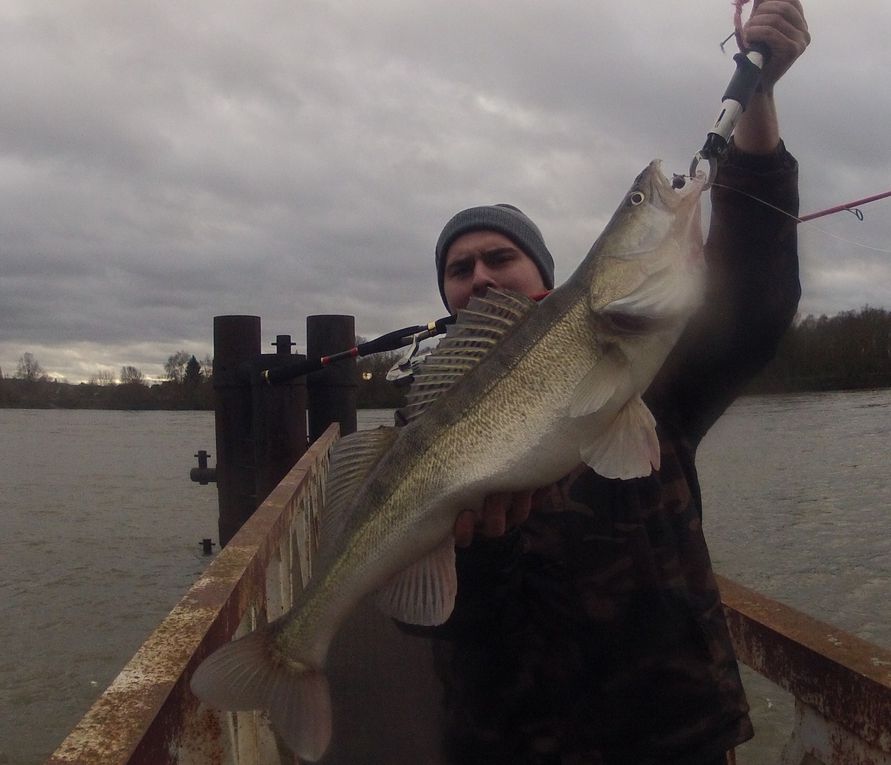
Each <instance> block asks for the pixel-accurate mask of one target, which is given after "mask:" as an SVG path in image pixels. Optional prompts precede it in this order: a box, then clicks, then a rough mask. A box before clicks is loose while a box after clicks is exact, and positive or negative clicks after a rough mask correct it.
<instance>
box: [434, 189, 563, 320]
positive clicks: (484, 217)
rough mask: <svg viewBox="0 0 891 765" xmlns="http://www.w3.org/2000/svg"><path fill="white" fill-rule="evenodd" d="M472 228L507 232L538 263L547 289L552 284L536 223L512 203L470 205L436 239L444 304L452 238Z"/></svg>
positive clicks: (551, 260) (548, 259) (550, 261)
mask: <svg viewBox="0 0 891 765" xmlns="http://www.w3.org/2000/svg"><path fill="white" fill-rule="evenodd" d="M471 231H496V232H497V233H499V234H503V235H504V236H506V237H507V238H508V239H510V240H511V241H512V242H513V243H514V244H516V245H517V247H519V248H520V249H521V250H522V251H523V252H524V253H525V254H526V255H528V256H529V257H530V258H531V259H532V262H533V263H535V265H536V266H538V270H539V272H540V273H541V278H542V280H543V281H544V285H545V287H546V288H547V289H549V290H550V289H553V288H554V258H553V257H551V253H550V252H549V251H548V248H547V245H546V244H545V243H544V239H543V238H542V235H541V231H539V229H538V226H536V225H535V224H534V223H533V222H532V221H531V220H530V219H529V218H528V217H526V215H525V214H524V213H523V212H522V211H520V210H519V209H517V208H516V207H514V206H513V205H507V204H497V205H486V206H483V207H470V208H468V209H467V210H462V211H461V212H459V213H458V214H457V215H456V216H455V217H454V218H452V219H451V220H450V221H449V222H448V223H446V225H445V228H444V229H443V230H442V233H441V234H440V235H439V240H438V241H437V242H436V281H437V283H438V284H439V294H440V295H441V296H442V302H443V303H445V305H446V308H448V303H446V299H445V290H443V275H444V272H445V260H446V253H448V251H449V247H451V246H452V242H454V241H455V240H456V239H457V238H458V237H459V236H461V235H462V234H467V233H470V232H471Z"/></svg>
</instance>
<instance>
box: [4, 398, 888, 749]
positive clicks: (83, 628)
mask: <svg viewBox="0 0 891 765" xmlns="http://www.w3.org/2000/svg"><path fill="white" fill-rule="evenodd" d="M388 418H389V415H388V414H386V413H380V412H370V413H369V412H363V413H360V426H361V425H362V423H363V422H364V423H366V424H368V423H371V422H378V421H380V420H386V419H388ZM0 428H2V430H0V432H2V439H0V507H2V509H3V512H2V516H0V645H2V646H3V647H4V650H3V651H2V653H0V765H34V764H35V763H39V762H42V761H43V759H45V758H46V757H47V756H48V755H49V754H50V753H51V752H52V750H53V749H54V748H55V747H56V745H57V744H58V743H59V742H60V741H61V740H62V739H63V738H64V736H65V734H66V733H67V732H68V730H69V729H70V728H71V727H72V726H73V725H74V724H75V723H76V722H77V720H78V719H79V718H80V717H81V716H82V715H83V713H84V712H85V711H86V710H87V709H88V708H89V706H90V704H91V703H92V702H93V700H94V699H95V698H96V697H97V696H98V694H99V693H101V691H102V690H103V689H104V688H105V687H106V686H107V685H108V684H109V682H110V681H111V680H112V679H113V678H114V676H115V675H116V674H117V672H118V670H119V669H120V668H121V667H122V666H123V665H124V664H125V663H126V662H127V661H128V660H129V658H130V657H131V656H132V655H133V653H134V652H135V650H136V648H137V647H138V646H139V645H140V644H141V643H142V642H143V640H144V639H145V638H146V637H147V636H148V634H149V633H150V632H151V630H152V629H153V628H154V626H155V625H156V624H157V623H158V621H159V620H160V619H161V618H163V617H164V615H165V614H166V613H167V612H168V611H169V610H170V609H171V608H172V607H173V606H174V605H175V603H176V602H177V600H178V599H179V598H180V596H181V595H182V594H183V593H184V592H185V590H186V589H187V588H188V587H189V585H190V584H191V582H192V581H193V580H194V579H195V578H196V576H197V575H198V574H199V573H200V572H201V571H202V570H203V569H204V567H205V566H206V564H207V562H208V561H209V560H210V559H209V558H206V557H204V556H203V555H202V552H201V540H202V539H203V538H205V537H211V538H213V539H214V540H216V539H217V526H216V512H217V510H216V490H215V487H213V486H199V485H198V484H194V483H191V482H190V481H189V468H190V467H192V466H195V465H196V464H197V463H196V460H195V458H194V456H193V455H194V454H195V452H196V451H197V450H198V449H206V450H208V451H209V452H211V454H213V452H214V435H213V415H212V413H209V412H106V411H65V410H62V411H60V410H54V411H45V410H9V409H7V410H0ZM889 435H891V391H889V390H881V391H864V392H857V393H849V392H842V393H824V394H815V395H798V396H771V397H749V398H745V399H742V400H740V401H738V402H737V403H736V404H734V405H733V407H731V409H730V410H729V411H728V412H727V414H726V415H725V416H724V417H723V418H722V419H721V420H720V421H719V422H718V424H717V425H716V426H715V427H714V428H713V429H712V431H711V432H710V433H709V435H708V436H707V438H706V439H705V441H704V442H703V444H702V446H701V447H700V453H699V466H700V473H701V478H702V486H703V498H704V502H705V528H706V534H707V537H708V539H709V544H710V549H711V551H712V557H713V559H714V562H715V568H716V570H718V571H719V572H720V573H722V574H724V575H726V576H729V577H730V578H732V579H736V580H738V581H739V582H741V583H742V584H745V585H747V586H750V587H754V588H755V589H758V590H760V591H762V592H764V593H765V594H768V595H770V596H772V597H775V598H777V599H779V600H782V601H784V602H786V603H788V604H790V605H792V606H794V607H796V608H799V609H801V610H803V611H806V612H808V613H810V614H812V615H814V616H816V617H818V618H821V619H824V620H826V621H830V622H832V623H834V624H836V625H838V626H840V627H842V628H844V629H847V630H849V631H851V632H853V633H855V634H857V635H859V636H860V637H862V638H864V639H866V640H870V641H873V642H875V643H878V644H880V645H884V646H891V612H889V609H888V594H889V582H891V521H889V508H891V480H889V478H888V475H887V453H886V449H887V445H888V443H889ZM211 464H213V459H211ZM745 681H746V686H747V689H748V692H749V696H750V702H751V703H752V706H753V717H754V719H755V724H756V728H757V736H756V740H755V742H754V743H752V744H748V745H746V747H743V748H742V750H741V751H740V757H739V762H740V765H745V763H751V764H752V765H755V763H758V765H760V764H761V763H764V762H769V761H770V757H773V756H774V753H775V752H776V751H778V749H779V747H780V746H781V744H782V741H783V740H784V737H785V736H786V735H787V732H788V725H789V719H790V711H789V710H790V700H789V699H788V697H786V695H785V694H783V693H782V692H781V691H779V690H778V689H777V688H775V687H774V686H772V685H770V684H769V683H767V682H766V681H763V680H762V679H761V678H759V677H757V676H753V675H751V674H750V673H746V677H745ZM774 759H775V757H774Z"/></svg>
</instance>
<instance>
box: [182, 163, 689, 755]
mask: <svg viewBox="0 0 891 765" xmlns="http://www.w3.org/2000/svg"><path fill="white" fill-rule="evenodd" d="M702 189H703V180H702V179H701V178H697V179H693V180H690V181H688V182H687V183H686V184H685V185H684V187H683V188H682V189H675V188H673V186H672V184H671V183H670V182H669V181H668V179H666V178H665V177H664V176H663V174H662V172H661V171H660V169H659V163H658V161H656V162H653V163H651V164H650V165H649V166H648V167H647V168H646V169H645V170H644V171H643V172H642V173H641V174H640V175H639V176H638V177H637V179H636V180H635V182H634V184H633V186H632V187H631V189H630V190H629V192H628V193H627V194H626V195H625V197H624V198H623V200H622V203H621V205H620V206H619V208H618V210H616V212H615V214H614V215H613V217H612V219H611V220H610V222H609V224H608V225H607V227H606V228H605V229H604V231H603V233H602V234H601V236H600V237H599V238H598V240H597V241H596V242H595V244H594V246H593V247H592V249H591V251H590V253H589V254H588V256H587V257H586V258H585V260H584V261H583V262H582V263H581V265H579V267H578V268H577V270H576V271H575V273H574V274H573V275H572V276H571V277H570V279H569V280H568V281H567V282H566V283H565V284H563V285H562V286H561V287H559V288H558V289H556V290H554V291H553V292H552V293H551V294H550V295H549V296H548V297H546V298H545V299H544V300H543V301H541V302H540V303H535V302H533V301H532V300H530V299H529V298H527V297H524V296H522V295H517V294H511V293H505V292H499V291H492V290H490V291H489V292H488V293H487V294H486V295H485V296H484V297H482V298H474V299H473V300H472V301H471V303H470V304H469V305H468V307H467V309H466V310H463V311H461V312H460V313H459V318H458V321H457V323H456V324H455V325H453V326H452V327H450V328H449V331H448V334H447V335H446V338H445V339H444V340H443V341H442V342H441V343H440V345H439V346H438V348H437V349H436V350H435V351H434V352H433V353H432V354H431V355H430V356H429V357H428V358H427V360H426V361H425V363H424V365H423V368H422V370H421V371H420V373H419V374H418V375H416V379H415V382H414V383H413V385H412V389H411V392H410V394H409V399H408V407H407V410H406V411H407V414H408V417H409V422H408V424H407V425H405V426H404V427H401V428H380V429H378V430H376V431H369V432H360V433H355V434H353V435H350V436H347V437H345V438H343V439H342V440H341V441H340V442H339V443H338V445H337V446H336V447H335V449H334V450H333V452H332V457H331V465H330V469H329V479H328V484H327V492H326V494H327V497H326V505H325V509H324V518H323V521H322V524H323V525H322V533H321V540H322V542H321V546H320V549H319V552H318V558H317V562H315V563H314V565H313V577H312V579H311V581H310V582H309V584H308V586H307V587H306V589H305V590H304V591H303V592H301V593H300V594H299V596H298V597H297V599H296V602H295V603H294V607H293V608H292V609H291V610H290V611H289V612H288V613H287V614H285V615H284V616H282V617H280V618H279V619H276V620H275V621H274V622H272V623H270V624H269V625H268V626H266V627H263V628H260V629H258V630H257V631H256V632H253V633H251V634H250V635H248V636H246V637H243V638H241V639H239V640H237V641H233V642H232V643H229V644H227V645H225V646H224V647H222V648H221V649H219V650H218V651H217V652H216V653H214V654H213V655H211V656H210V657H209V658H208V659H207V660H206V661H205V662H204V663H203V664H202V665H201V666H200V667H199V668H198V670H197V671H196V672H195V675H194V676H193V678H192V683H191V687H192V690H193V692H194V693H195V694H196V695H197V696H198V697H199V698H200V699H202V700H203V701H205V702H206V703H207V704H208V705H210V706H212V707H215V708H219V709H228V710H240V709H261V710H266V711H267V712H268V713H269V716H270V718H271V720H272V723H273V726H274V727H275V729H276V730H277V731H278V732H279V733H280V735H281V736H282V737H283V738H284V740H285V741H286V742H287V744H288V746H290V747H291V748H292V749H293V750H294V752H295V753H296V754H297V755H298V756H300V757H302V758H304V759H307V760H317V759H319V758H320V757H321V756H322V755H323V754H324V752H325V749H326V747H327V745H328V742H329V739H330V736H331V700H330V698H329V691H328V684H327V680H326V679H325V674H324V666H325V657H326V654H327V652H328V646H329V643H330V641H331V639H332V637H333V635H334V633H335V631H336V630H337V628H338V625H339V624H340V623H341V621H342V620H343V619H344V617H345V616H346V614H347V613H348V612H349V611H350V610H351V609H352V608H353V607H354V606H355V605H356V604H357V602H358V601H359V600H360V598H362V597H363V595H365V594H366V593H369V592H372V591H376V592H377V593H378V595H377V599H378V603H379V605H380V606H381V608H382V610H383V611H384V612H385V613H387V614H389V615H391V616H393V617H395V618H397V619H399V620H402V621H404V622H408V623H413V624H424V625H435V624H441V623H442V622H444V621H445V620H446V619H447V618H448V616H449V614H450V613H451V611H452V607H453V604H454V599H455V593H456V590H457V581H456V575H455V558H454V540H453V537H452V529H453V525H454V523H455V519H456V517H457V515H458V513H459V511H461V510H464V509H473V508H480V507H481V506H482V504H483V499H484V497H486V495H488V494H492V493H496V492H506V491H519V490H523V489H535V488H538V487H541V486H545V485H547V484H550V483H552V482H554V481H556V480H558V479H559V478H561V477H562V476H564V475H566V474H567V473H568V472H570V470H572V469H573V468H574V467H575V466H576V465H578V464H579V463H580V462H585V463H587V464H588V465H590V466H591V467H592V468H593V469H594V470H595V471H597V472H598V473H600V474H601V475H603V476H606V477H609V478H635V477H640V476H645V475H649V473H650V472H651V470H652V469H654V468H656V469H658V467H659V442H658V439H657V436H656V430H655V422H654V418H653V416H652V414H651V413H650V412H649V410H648V409H647V407H646V405H645V404H644V403H643V401H642V400H641V394H642V393H643V392H644V391H645V390H646V388H647V386H648V385H649V384H650V381H651V380H652V379H653V377H654V375H655V374H656V372H657V371H658V370H659V368H660V366H661V365H662V362H663V361H664V359H665V356H666V355H667V353H668V352H669V350H670V349H671V347H672V346H673V344H674V342H675V341H676V339H677V337H678V335H679V334H680V332H681V330H682V329H683V326H684V324H685V322H686V320H687V318H688V317H689V316H690V314H691V313H692V312H693V311H694V310H695V308H696V307H697V306H698V304H699V303H700V302H701V295H702V291H703V289H702V277H703V258H702V236H701V228H700V225H701V223H700V215H699V198H700V195H701V193H702Z"/></svg>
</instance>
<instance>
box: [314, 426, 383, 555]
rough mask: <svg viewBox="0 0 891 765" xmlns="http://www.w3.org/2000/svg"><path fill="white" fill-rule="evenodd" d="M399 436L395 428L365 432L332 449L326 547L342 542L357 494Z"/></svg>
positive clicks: (327, 486)
mask: <svg viewBox="0 0 891 765" xmlns="http://www.w3.org/2000/svg"><path fill="white" fill-rule="evenodd" d="M397 434H398V430H397V429H396V428H393V427H387V428H377V429H375V430H363V431H360V432H358V433H351V434H350V435H348V436H344V437H343V438H341V439H340V440H339V441H338V442H337V443H336V444H335V445H334V447H333V448H332V450H331V458H330V462H329V464H328V480H327V482H326V483H325V509H324V513H323V516H322V528H321V537H320V540H321V546H322V547H326V546H328V545H329V544H331V543H332V542H333V541H334V540H337V539H339V538H340V536H341V534H342V532H343V529H344V528H345V526H346V523H347V521H348V520H349V514H348V512H347V510H348V508H349V506H350V503H351V502H352V500H353V497H354V496H356V491H357V490H358V488H359V486H360V485H361V483H362V481H364V480H365V477H366V476H367V475H368V474H369V473H370V472H371V469H372V468H373V467H374V466H375V465H376V464H377V463H378V460H380V458H381V455H382V454H384V452H386V451H387V450H388V449H389V448H390V446H391V445H392V443H393V441H394V440H395V438H396V436H397Z"/></svg>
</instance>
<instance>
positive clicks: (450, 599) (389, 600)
mask: <svg viewBox="0 0 891 765" xmlns="http://www.w3.org/2000/svg"><path fill="white" fill-rule="evenodd" d="M457 592H458V575H457V573H456V572H455V540H454V538H453V537H452V535H451V534H449V536H448V537H446V539H445V540H444V541H443V543H442V544H441V545H440V546H439V547H437V548H436V549H434V550H433V551H432V552H431V553H429V554H428V555H426V556H424V557H423V558H421V559H420V560H418V561H416V562H415V563H413V564H412V565H411V566H409V567H408V568H407V569H405V570H404V571H402V572H401V573H400V574H397V575H396V576H395V577H393V579H391V580H390V581H389V582H388V583H387V584H386V585H385V586H384V587H383V588H382V589H381V590H379V591H378V593H377V596H376V599H375V600H376V603H377V606H378V608H380V610H381V611H383V612H384V613H385V614H387V615H388V616H392V617H393V618H394V619H398V620H399V621H401V622H406V623H407V624H420V625H424V626H427V627H432V626H435V625H437V624H442V623H443V622H444V621H445V620H446V619H448V618H449V616H450V615H451V613H452V609H453V608H454V607H455V595H456V594H457Z"/></svg>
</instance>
